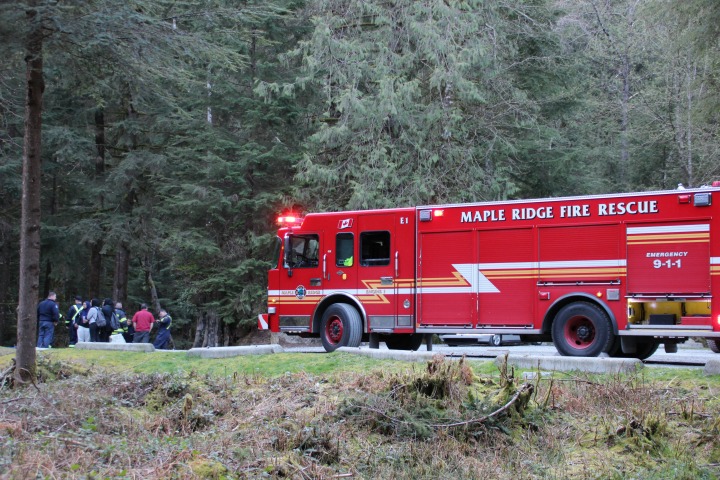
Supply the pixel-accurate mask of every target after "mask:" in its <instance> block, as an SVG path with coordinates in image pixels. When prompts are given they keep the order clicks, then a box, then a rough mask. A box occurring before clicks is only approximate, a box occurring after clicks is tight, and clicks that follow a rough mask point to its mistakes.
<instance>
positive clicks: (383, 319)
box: [357, 213, 412, 331]
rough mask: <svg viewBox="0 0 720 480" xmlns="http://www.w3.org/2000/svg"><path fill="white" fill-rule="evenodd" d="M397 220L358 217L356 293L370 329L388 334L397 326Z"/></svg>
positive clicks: (383, 216)
mask: <svg viewBox="0 0 720 480" xmlns="http://www.w3.org/2000/svg"><path fill="white" fill-rule="evenodd" d="M396 217H397V214H396V213H387V214H374V215H361V216H359V217H358V270H357V272H358V282H357V288H358V290H357V292H358V298H359V299H360V301H361V302H362V304H363V307H364V308H365V311H366V313H367V316H368V329H369V330H376V331H384V330H387V331H390V330H394V329H395V328H396V326H397V325H398V318H397V314H398V306H397V288H398V285H397V282H396V280H397V275H396V273H397V272H396V262H395V254H396V252H397V251H398V243H399V242H398V241H397V238H396V235H395V233H396V222H397V218H396ZM410 261H411V260H410V258H408V262H410ZM407 326H408V327H412V323H410V324H409V325H407Z"/></svg>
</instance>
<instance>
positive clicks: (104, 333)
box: [98, 298, 115, 343]
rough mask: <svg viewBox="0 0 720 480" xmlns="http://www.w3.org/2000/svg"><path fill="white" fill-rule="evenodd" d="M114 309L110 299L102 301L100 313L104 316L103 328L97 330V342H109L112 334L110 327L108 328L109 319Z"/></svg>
mask: <svg viewBox="0 0 720 480" xmlns="http://www.w3.org/2000/svg"><path fill="white" fill-rule="evenodd" d="M114 311H115V309H114V308H113V302H112V300H111V299H109V298H106V299H105V300H104V301H103V304H102V313H103V315H104V316H105V326H104V327H102V328H98V337H99V339H100V340H99V341H101V342H105V343H107V342H109V341H110V335H111V334H112V331H113V329H112V327H111V326H110V323H111V322H110V318H111V317H112V314H113V312H114Z"/></svg>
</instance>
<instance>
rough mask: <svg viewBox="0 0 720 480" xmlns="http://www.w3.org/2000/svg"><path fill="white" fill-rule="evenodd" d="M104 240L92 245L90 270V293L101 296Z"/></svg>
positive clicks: (92, 296)
mask: <svg viewBox="0 0 720 480" xmlns="http://www.w3.org/2000/svg"><path fill="white" fill-rule="evenodd" d="M102 246H103V245H102V240H98V241H97V242H95V243H93V244H92V245H91V246H90V271H89V272H88V295H90V298H100V287H101V285H100V279H101V275H102V254H101V253H100V252H102Z"/></svg>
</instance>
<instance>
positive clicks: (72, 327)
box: [65, 296, 83, 347]
mask: <svg viewBox="0 0 720 480" xmlns="http://www.w3.org/2000/svg"><path fill="white" fill-rule="evenodd" d="M82 309H83V303H82V297H81V296H76V297H75V304H74V305H71V306H70V308H69V309H68V312H67V317H66V318H65V323H67V327H68V346H70V347H74V346H75V344H76V343H77V341H78V334H77V332H78V325H79V324H80V312H82Z"/></svg>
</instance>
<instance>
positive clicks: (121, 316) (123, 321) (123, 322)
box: [112, 302, 131, 343]
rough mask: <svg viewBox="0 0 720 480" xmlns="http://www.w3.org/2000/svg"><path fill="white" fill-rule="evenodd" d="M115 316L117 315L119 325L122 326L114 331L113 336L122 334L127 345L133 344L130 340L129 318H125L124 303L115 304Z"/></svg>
mask: <svg viewBox="0 0 720 480" xmlns="http://www.w3.org/2000/svg"><path fill="white" fill-rule="evenodd" d="M113 315H115V318H116V319H117V321H118V324H119V325H120V328H118V329H116V330H114V331H113V332H112V333H113V335H116V334H120V335H122V336H123V338H124V339H125V343H131V340H128V336H127V333H128V319H127V316H125V311H124V310H123V306H122V303H120V302H117V303H115V311H114V312H113Z"/></svg>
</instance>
